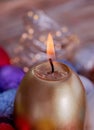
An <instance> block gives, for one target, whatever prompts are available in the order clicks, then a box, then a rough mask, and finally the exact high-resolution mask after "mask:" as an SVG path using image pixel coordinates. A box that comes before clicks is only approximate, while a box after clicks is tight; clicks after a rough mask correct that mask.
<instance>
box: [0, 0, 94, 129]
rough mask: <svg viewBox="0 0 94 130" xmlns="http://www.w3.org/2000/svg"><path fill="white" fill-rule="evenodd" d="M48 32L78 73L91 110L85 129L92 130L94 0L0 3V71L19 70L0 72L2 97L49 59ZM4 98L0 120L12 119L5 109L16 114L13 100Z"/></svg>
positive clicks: (61, 58)
mask: <svg viewBox="0 0 94 130" xmlns="http://www.w3.org/2000/svg"><path fill="white" fill-rule="evenodd" d="M49 32H50V33H51V34H52V36H53V39H54V43H55V51H56V60H58V61H61V62H65V63H66V64H68V65H69V66H71V67H72V68H73V69H74V70H75V71H76V72H77V73H78V74H80V78H81V80H82V82H83V84H84V86H85V89H86V93H87V102H88V105H87V106H88V107H87V108H88V110H89V111H88V112H87V113H88V116H87V118H86V129H85V130H94V125H93V124H94V123H93V120H94V119H93V118H94V116H93V115H94V110H93V107H94V0H0V66H2V65H6V64H8V65H9V64H11V65H14V66H15V67H13V66H11V65H10V66H8V67H6V68H2V67H0V74H1V75H0V85H1V86H0V92H2V91H5V90H8V89H10V88H17V87H18V85H19V83H20V81H21V79H22V77H23V75H24V72H27V71H28V70H29V67H31V66H33V65H35V64H38V63H39V62H42V61H45V60H47V58H46V44H45V43H46V40H47V35H48V33H49ZM3 67H4V66H3ZM17 67H19V68H17ZM20 68H21V69H22V70H23V71H22V70H19V69H20ZM7 70H9V71H7ZM1 72H5V73H6V72H8V73H7V74H5V75H3V74H4V73H1ZM12 75H14V77H12ZM84 76H85V77H84ZM7 77H9V79H7ZM87 78H88V79H87ZM2 79H3V80H2ZM10 91H11V90H10ZM11 92H12V91H11ZM11 92H9V95H10V93H11ZM14 93H15V92H14ZM4 95H5V97H6V95H8V94H6V93H5V94H4ZM4 95H2V94H1V97H0V101H1V104H3V99H6V100H5V105H6V107H5V106H4V107H3V108H2V107H0V112H1V113H0V115H4V114H5V115H9V114H10V113H11V112H10V111H11V110H10V109H8V111H5V110H7V109H6V108H8V107H7V104H9V105H10V108H11V109H13V105H12V107H11V104H13V102H14V99H12V101H9V100H8V99H10V98H7V97H6V98H4ZM10 97H11V95H10ZM14 97H15V95H14ZM7 102H9V103H7ZM11 102H12V103H11ZM0 106H2V105H0ZM5 112H6V113H7V114H6V113H5ZM2 113H3V114H2Z"/></svg>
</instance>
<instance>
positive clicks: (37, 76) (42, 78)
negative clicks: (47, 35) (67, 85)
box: [31, 61, 71, 81]
mask: <svg viewBox="0 0 94 130" xmlns="http://www.w3.org/2000/svg"><path fill="white" fill-rule="evenodd" d="M47 63H49V62H48V61H46V62H43V63H40V64H38V65H36V66H34V67H33V68H32V69H31V71H32V73H33V75H34V76H35V77H36V78H38V79H41V80H44V81H65V80H67V79H68V78H69V77H70V75H71V69H70V68H69V67H68V66H67V65H66V64H64V63H60V62H56V61H53V63H54V64H59V65H60V66H62V65H63V67H64V69H65V68H66V70H67V71H66V72H67V76H66V77H63V76H62V77H61V78H58V79H49V78H45V77H41V76H39V75H38V73H37V74H36V67H37V68H38V67H40V66H41V65H45V64H47ZM63 67H61V68H63Z"/></svg>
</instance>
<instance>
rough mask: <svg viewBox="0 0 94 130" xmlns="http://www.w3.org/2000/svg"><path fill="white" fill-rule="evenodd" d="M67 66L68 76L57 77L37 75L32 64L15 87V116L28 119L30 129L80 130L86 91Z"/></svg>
mask: <svg viewBox="0 0 94 130" xmlns="http://www.w3.org/2000/svg"><path fill="white" fill-rule="evenodd" d="M58 64H59V63H58ZM41 65H42V66H43V64H41ZM44 65H45V64H44ZM60 66H62V68H63V67H64V66H66V65H63V64H61V63H60ZM44 67H45V66H44ZM66 68H67V69H68V70H66V71H67V72H68V71H69V73H68V74H69V75H68V77H66V79H65V78H64V79H60V80H56V81H52V80H50V81H48V80H47V79H46V80H45V79H42V78H39V77H37V76H36V75H35V73H33V69H34V68H32V69H31V70H30V71H29V72H28V73H27V74H26V76H25V77H24V79H23V81H22V83H21V85H20V87H19V89H18V92H17V95H16V99H15V105H14V116H15V118H18V117H20V116H22V117H24V118H25V119H27V120H28V121H29V123H30V124H31V126H33V130H83V127H84V118H85V91H84V88H83V85H82V83H81V81H80V79H79V78H78V76H77V75H76V74H75V73H74V72H73V71H72V70H70V68H68V67H67V66H66ZM42 122H43V123H42Z"/></svg>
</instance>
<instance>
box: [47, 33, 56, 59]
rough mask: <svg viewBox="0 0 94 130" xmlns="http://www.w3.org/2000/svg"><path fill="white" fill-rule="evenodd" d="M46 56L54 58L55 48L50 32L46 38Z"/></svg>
mask: <svg viewBox="0 0 94 130" xmlns="http://www.w3.org/2000/svg"><path fill="white" fill-rule="evenodd" d="M47 56H48V58H52V59H55V48H54V43H53V38H52V35H51V34H48V38H47Z"/></svg>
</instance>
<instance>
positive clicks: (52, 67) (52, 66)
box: [49, 58, 54, 73]
mask: <svg viewBox="0 0 94 130" xmlns="http://www.w3.org/2000/svg"><path fill="white" fill-rule="evenodd" d="M49 62H50V65H51V69H52V70H51V73H54V65H53V62H52V59H51V58H49Z"/></svg>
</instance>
